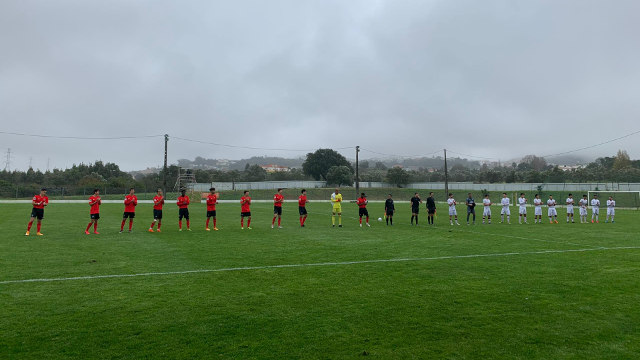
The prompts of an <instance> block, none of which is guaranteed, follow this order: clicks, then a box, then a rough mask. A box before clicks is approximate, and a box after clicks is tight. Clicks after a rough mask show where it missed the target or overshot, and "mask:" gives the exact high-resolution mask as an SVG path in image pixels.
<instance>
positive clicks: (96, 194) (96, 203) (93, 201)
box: [84, 189, 102, 235]
mask: <svg viewBox="0 0 640 360" xmlns="http://www.w3.org/2000/svg"><path fill="white" fill-rule="evenodd" d="M101 204H102V199H101V198H100V190H99V189H93V195H91V196H89V206H91V209H90V210H89V217H90V218H91V221H90V222H89V225H87V228H86V229H85V230H84V233H85V234H87V235H89V229H90V228H91V224H93V233H94V234H96V235H97V234H100V233H99V232H98V220H99V219H100V205H101Z"/></svg>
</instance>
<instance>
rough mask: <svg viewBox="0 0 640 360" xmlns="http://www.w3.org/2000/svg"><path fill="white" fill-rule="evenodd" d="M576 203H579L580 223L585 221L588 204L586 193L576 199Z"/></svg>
mask: <svg viewBox="0 0 640 360" xmlns="http://www.w3.org/2000/svg"><path fill="white" fill-rule="evenodd" d="M578 205H580V223H581V224H584V223H586V222H587V206H589V200H587V195H582V199H580V201H578Z"/></svg>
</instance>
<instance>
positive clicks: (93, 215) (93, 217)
mask: <svg viewBox="0 0 640 360" xmlns="http://www.w3.org/2000/svg"><path fill="white" fill-rule="evenodd" d="M89 217H91V220H98V219H100V214H89Z"/></svg>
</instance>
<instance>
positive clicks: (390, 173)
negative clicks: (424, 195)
mask: <svg viewBox="0 0 640 360" xmlns="http://www.w3.org/2000/svg"><path fill="white" fill-rule="evenodd" d="M386 180H387V182H388V183H389V184H393V185H395V186H397V187H402V185H406V184H408V183H409V173H408V172H406V171H405V170H404V169H402V168H400V167H397V166H395V167H392V168H391V169H389V170H387V178H386Z"/></svg>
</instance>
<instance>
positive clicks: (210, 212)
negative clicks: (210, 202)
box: [207, 210, 216, 218]
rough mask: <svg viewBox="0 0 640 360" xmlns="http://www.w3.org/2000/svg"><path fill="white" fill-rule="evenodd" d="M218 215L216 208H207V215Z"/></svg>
mask: <svg viewBox="0 0 640 360" xmlns="http://www.w3.org/2000/svg"><path fill="white" fill-rule="evenodd" d="M212 216H213V217H216V211H215V210H207V217H208V218H209V217H212Z"/></svg>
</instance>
